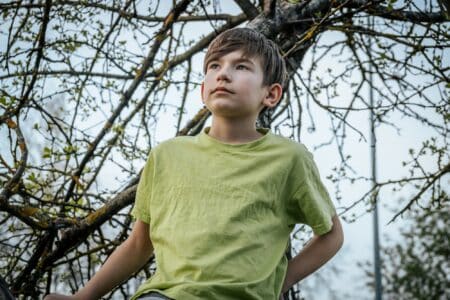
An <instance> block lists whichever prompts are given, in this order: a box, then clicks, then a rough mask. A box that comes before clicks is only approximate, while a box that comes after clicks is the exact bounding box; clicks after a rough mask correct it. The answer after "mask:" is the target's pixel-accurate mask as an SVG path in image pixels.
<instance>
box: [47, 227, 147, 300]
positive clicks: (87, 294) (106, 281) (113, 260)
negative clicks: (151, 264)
mask: <svg viewBox="0 0 450 300" xmlns="http://www.w3.org/2000/svg"><path fill="white" fill-rule="evenodd" d="M152 254H153V245H152V243H151V240H150V235H149V225H148V224H146V223H144V222H142V221H139V220H137V221H136V223H135V224H134V226H133V230H132V231H131V234H130V236H129V237H128V238H127V239H126V240H125V242H123V243H122V244H121V245H120V246H119V247H117V248H116V250H114V252H113V253H112V254H111V256H110V257H108V259H107V260H106V262H105V263H104V265H103V266H102V267H101V268H100V270H99V271H98V272H97V273H96V274H95V275H94V277H92V279H91V280H89V282H88V283H86V285H85V286H84V287H83V288H82V289H80V290H79V291H78V292H77V293H75V294H74V295H73V296H63V295H58V294H50V295H47V296H46V297H45V298H44V300H63V299H74V300H75V299H83V300H88V299H99V298H100V297H101V296H103V295H105V294H106V293H108V292H109V291H111V290H112V289H113V288H114V287H115V286H117V285H118V284H120V283H121V282H123V281H124V280H126V279H128V277H130V276H131V275H132V274H133V273H134V272H136V271H137V270H139V269H140V268H141V267H142V266H143V265H144V264H145V263H146V262H147V261H148V260H149V258H150V256H151V255H152Z"/></svg>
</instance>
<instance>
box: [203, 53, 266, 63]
mask: <svg viewBox="0 0 450 300" xmlns="http://www.w3.org/2000/svg"><path fill="white" fill-rule="evenodd" d="M216 60H232V61H239V62H241V61H247V62H250V63H252V64H255V65H260V64H261V59H260V58H259V57H258V56H257V55H248V54H245V53H244V51H242V50H235V51H232V52H228V53H224V54H222V55H217V56H215V57H211V59H210V60H209V61H216Z"/></svg>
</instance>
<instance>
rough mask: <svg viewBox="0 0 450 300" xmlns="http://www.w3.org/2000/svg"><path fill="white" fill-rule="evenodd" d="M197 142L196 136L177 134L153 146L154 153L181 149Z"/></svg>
mask: <svg viewBox="0 0 450 300" xmlns="http://www.w3.org/2000/svg"><path fill="white" fill-rule="evenodd" d="M195 143H196V137H195V136H176V137H173V138H169V139H167V140H164V141H162V142H160V143H159V144H158V145H156V146H154V147H153V148H152V151H151V152H153V153H160V152H167V151H174V150H180V149H183V148H185V146H188V145H193V144H195Z"/></svg>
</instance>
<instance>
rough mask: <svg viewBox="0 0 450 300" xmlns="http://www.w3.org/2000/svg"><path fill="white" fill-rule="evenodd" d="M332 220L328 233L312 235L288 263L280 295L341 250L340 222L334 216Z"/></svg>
mask: <svg viewBox="0 0 450 300" xmlns="http://www.w3.org/2000/svg"><path fill="white" fill-rule="evenodd" d="M332 220H333V228H332V229H331V231H330V232H327V233H326V234H324V235H314V237H313V238H312V239H311V240H310V241H309V242H308V243H307V244H306V245H305V247H303V249H302V250H301V251H300V253H299V254H298V255H297V256H295V257H294V258H292V259H291V260H290V261H289V262H288V267H287V272H286V277H285V279H284V283H283V289H282V293H285V292H286V291H288V290H289V288H291V286H293V285H294V284H295V283H297V282H299V281H300V280H302V279H303V278H305V277H306V276H308V275H309V274H311V273H313V272H314V271H316V270H317V269H319V268H320V267H321V266H322V265H324V264H325V263H326V262H327V261H329V260H330V259H331V258H332V257H333V256H334V255H335V254H336V253H337V252H338V250H339V249H340V248H341V246H342V244H343V242H344V234H343V231H342V226H341V222H340V221H339V217H338V216H337V215H334V217H333V218H332Z"/></svg>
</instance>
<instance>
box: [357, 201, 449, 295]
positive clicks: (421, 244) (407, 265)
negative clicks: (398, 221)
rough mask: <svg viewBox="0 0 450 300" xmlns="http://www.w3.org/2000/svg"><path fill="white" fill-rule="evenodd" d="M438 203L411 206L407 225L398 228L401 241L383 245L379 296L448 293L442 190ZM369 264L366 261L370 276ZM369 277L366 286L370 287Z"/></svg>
mask: <svg viewBox="0 0 450 300" xmlns="http://www.w3.org/2000/svg"><path fill="white" fill-rule="evenodd" d="M441 196H442V198H443V199H442V200H443V202H444V205H443V206H442V207H432V209H421V208H414V209H412V210H410V211H409V212H408V220H409V221H410V225H409V226H408V227H406V228H403V229H402V230H401V236H402V239H401V242H400V243H398V242H397V243H394V244H393V245H389V246H386V247H383V249H382V256H383V257H382V260H383V263H382V278H383V296H384V297H386V299H445V297H447V298H448V296H449V295H450V287H449V285H448V274H449V273H450V233H449V231H448V228H450V207H449V205H450V202H449V198H448V194H446V193H443V194H442V195H441ZM370 265H371V264H370V263H368V264H366V267H365V268H366V271H367V273H368V275H369V276H370V277H369V278H371V279H373V274H372V272H371V270H369V269H367V267H369V266H370ZM373 286H374V284H373V281H370V282H369V287H372V288H373Z"/></svg>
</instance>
